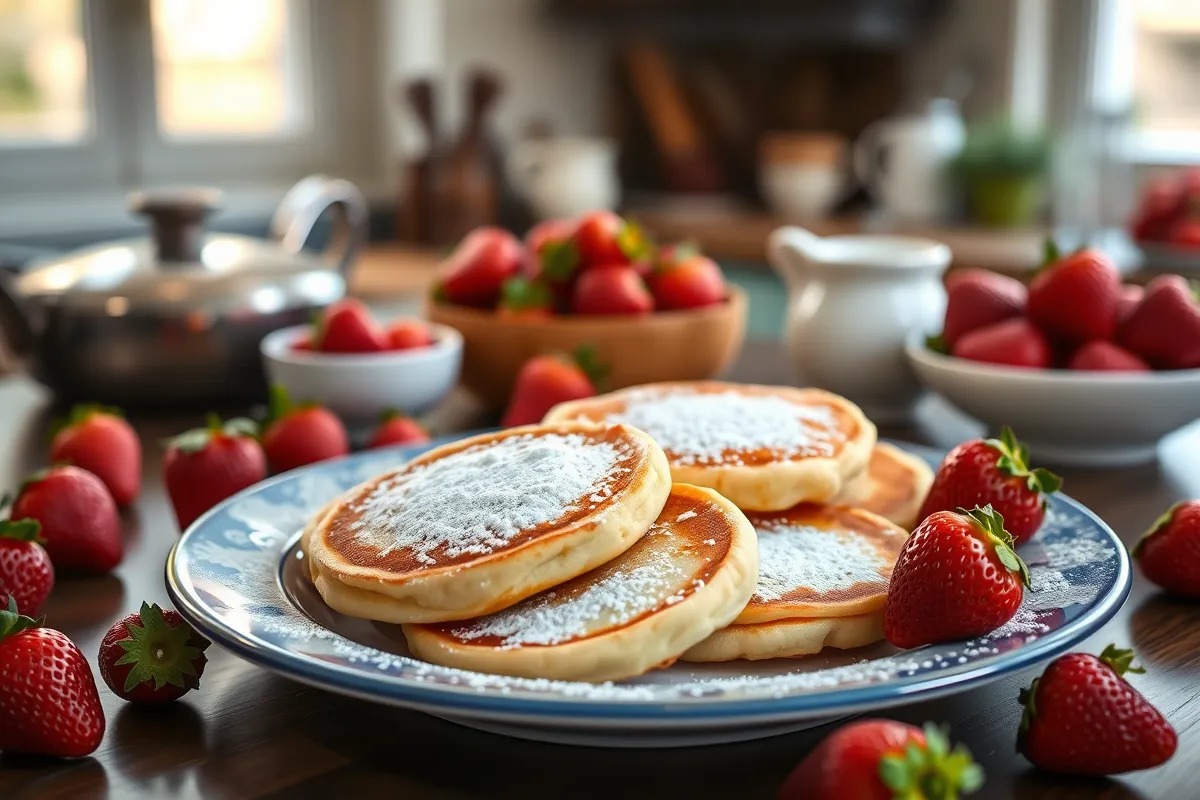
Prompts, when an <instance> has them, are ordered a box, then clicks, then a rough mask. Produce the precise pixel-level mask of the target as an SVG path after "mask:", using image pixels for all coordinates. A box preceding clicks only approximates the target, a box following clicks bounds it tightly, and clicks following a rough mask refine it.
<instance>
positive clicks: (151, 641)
mask: <svg viewBox="0 0 1200 800" xmlns="http://www.w3.org/2000/svg"><path fill="white" fill-rule="evenodd" d="M209 644H210V642H209V641H208V640H207V639H205V638H204V637H203V636H201V635H200V634H198V633H196V632H195V631H194V630H192V626H191V625H188V624H187V622H185V621H184V619H183V617H181V616H179V612H178V611H174V610H172V609H168V610H166V611H163V610H162V609H161V608H159V607H158V606H157V605H150V604H149V603H142V608H141V610H140V611H138V613H136V614H130V615H128V616H126V617H125V618H124V619H122V620H119V621H118V622H117V623H116V624H115V625H113V626H112V627H111V628H109V629H108V633H106V634H104V641H102V642H101V643H100V654H99V655H98V656H97V658H96V662H97V664H98V665H99V666H100V677H102V678H104V682H105V683H107V684H108V688H109V689H112V691H113V694H115V695H116V696H117V697H119V698H121V699H122V700H128V701H130V702H132V703H166V702H169V701H171V700H177V699H178V698H180V697H182V696H183V695H185V694H187V693H188V692H189V691H191V690H192V689H199V688H200V676H202V675H203V674H204V665H205V664H207V663H208V659H207V658H205V656H204V650H205V649H206V648H207V647H208V645H209Z"/></svg>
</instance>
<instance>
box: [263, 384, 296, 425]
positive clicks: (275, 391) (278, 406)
mask: <svg viewBox="0 0 1200 800" xmlns="http://www.w3.org/2000/svg"><path fill="white" fill-rule="evenodd" d="M293 408H294V405H293V404H292V398H290V397H288V391H287V389H286V388H284V386H283V385H282V384H279V383H273V384H271V388H270V390H269V391H268V394H267V423H266V425H264V426H263V427H270V426H271V424H272V423H274V422H278V421H279V420H281V419H283V418H284V417H286V416H287V415H288V414H289V413H291V411H292V409H293Z"/></svg>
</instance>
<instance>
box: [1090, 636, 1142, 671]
mask: <svg viewBox="0 0 1200 800" xmlns="http://www.w3.org/2000/svg"><path fill="white" fill-rule="evenodd" d="M1099 658H1100V660H1101V661H1102V662H1103V663H1105V664H1107V665H1108V666H1109V667H1110V668H1111V669H1112V671H1113V672H1115V673H1117V675H1119V676H1121V677H1125V673H1126V672H1132V673H1136V674H1141V673H1144V672H1145V671H1146V670H1145V668H1143V667H1135V666H1134V665H1133V659H1134V655H1133V651H1132V650H1126V649H1122V648H1119V647H1117V646H1116V645H1115V644H1110V645H1109V646H1108V647H1106V648H1104V652H1102V653H1100V656H1099Z"/></svg>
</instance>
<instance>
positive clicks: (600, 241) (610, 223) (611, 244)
mask: <svg viewBox="0 0 1200 800" xmlns="http://www.w3.org/2000/svg"><path fill="white" fill-rule="evenodd" d="M572 240H573V241H574V243H575V250H576V252H577V253H578V254H579V265H580V266H581V267H583V268H585V269H588V268H591V267H599V266H610V265H613V264H631V263H633V262H634V261H637V260H639V259H641V258H644V257H645V256H646V255H647V254H648V253H649V252H650V242H649V240H648V239H647V238H646V236H645V234H643V233H642V231H641V229H640V228H639V227H638V226H637V225H635V224H634V223H632V222H628V221H626V220H623V219H621V218H620V217H618V216H617V215H616V214H614V213H612V212H611V211H593V212H592V213H590V214H585V215H584V216H583V217H582V218H581V219H580V220H579V224H578V225H577V226H576V228H575V235H574V237H572Z"/></svg>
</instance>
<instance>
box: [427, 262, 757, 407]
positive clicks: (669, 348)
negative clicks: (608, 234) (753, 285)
mask: <svg viewBox="0 0 1200 800" xmlns="http://www.w3.org/2000/svg"><path fill="white" fill-rule="evenodd" d="M426 311H427V314H428V317H429V319H430V321H432V322H436V323H438V324H440V325H448V326H449V327H451V328H455V329H456V330H458V332H459V333H461V334H462V337H463V364H462V382H463V384H464V385H465V386H466V387H467V388H468V389H470V390H471V391H472V392H473V393H474V394H476V395H477V396H478V397H479V398H480V399H481V400H483V401H484V402H485V403H487V404H488V405H489V406H491V407H493V408H499V407H501V406H503V405H504V404H505V403H507V402H508V398H509V395H510V394H511V393H512V387H513V382H514V381H515V380H516V377H517V372H518V371H519V370H520V369H521V366H522V365H523V364H524V363H525V362H526V361H528V360H529V359H530V358H532V357H533V356H536V355H539V354H541V353H547V352H553V351H560V352H567V353H569V352H572V351H573V350H575V349H576V348H577V347H579V346H580V345H593V346H595V348H596V353H597V355H598V356H599V359H600V361H601V362H602V363H604V364H608V365H609V366H610V367H611V371H610V372H609V374H608V378H607V381H606V383H605V388H606V389H608V390H612V389H623V388H625V387H626V386H636V385H638V384H641V383H653V382H655V381H690V380H703V379H706V378H714V377H717V376H718V375H720V374H721V373H722V372H723V371H724V370H725V369H727V368H728V367H729V365H730V364H731V363H733V360H734V359H735V358H736V357H737V354H738V352H739V351H740V350H741V347H742V339H743V338H744V336H745V333H746V294H745V292H743V291H742V290H741V289H738V288H737V287H734V286H731V287H729V300H728V301H727V302H725V303H722V304H721V305H718V306H709V307H707V308H698V309H695V310H690V311H660V312H655V313H653V314H648V315H646V316H640V317H571V316H563V317H551V318H550V319H542V320H520V319H515V320H514V319H504V318H501V317H498V316H497V315H496V314H495V312H492V311H480V310H478V309H474V308H465V307H463V306H452V305H445V304H442V303H432V302H431V303H430V304H429V306H428V308H427V309H426Z"/></svg>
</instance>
